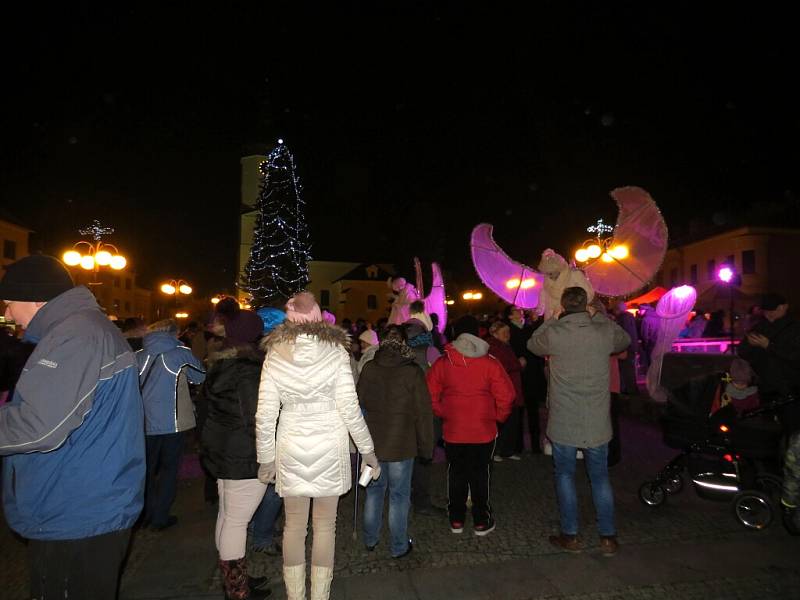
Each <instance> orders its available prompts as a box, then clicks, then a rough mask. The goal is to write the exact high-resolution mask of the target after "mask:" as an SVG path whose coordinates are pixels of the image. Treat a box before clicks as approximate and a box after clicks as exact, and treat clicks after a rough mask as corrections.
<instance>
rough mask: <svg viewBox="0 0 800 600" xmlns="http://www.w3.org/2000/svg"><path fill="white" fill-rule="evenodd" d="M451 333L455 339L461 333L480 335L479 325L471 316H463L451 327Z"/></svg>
mask: <svg viewBox="0 0 800 600" xmlns="http://www.w3.org/2000/svg"><path fill="white" fill-rule="evenodd" d="M453 333H454V334H455V337H458V336H460V335H461V334H462V333H471V334H472V335H474V336H477V335H478V334H479V333H480V323H478V319H476V318H475V317H473V316H472V315H465V316H463V317H461V318H460V319H459V320H458V321H456V322H455V324H454V325H453Z"/></svg>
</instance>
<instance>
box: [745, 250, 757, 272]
mask: <svg viewBox="0 0 800 600" xmlns="http://www.w3.org/2000/svg"><path fill="white" fill-rule="evenodd" d="M755 272H756V251H755V250H742V273H743V274H744V275H754V274H755Z"/></svg>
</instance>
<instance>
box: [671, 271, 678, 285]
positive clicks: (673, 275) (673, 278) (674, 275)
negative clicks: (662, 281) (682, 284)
mask: <svg viewBox="0 0 800 600" xmlns="http://www.w3.org/2000/svg"><path fill="white" fill-rule="evenodd" d="M669 285H670V287H675V286H676V285H678V269H677V268H674V269H670V272H669Z"/></svg>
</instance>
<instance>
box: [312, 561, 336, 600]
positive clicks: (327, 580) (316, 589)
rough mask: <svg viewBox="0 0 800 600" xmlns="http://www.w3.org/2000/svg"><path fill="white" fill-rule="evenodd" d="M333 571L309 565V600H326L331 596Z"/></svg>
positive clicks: (328, 568)
mask: <svg viewBox="0 0 800 600" xmlns="http://www.w3.org/2000/svg"><path fill="white" fill-rule="evenodd" d="M331 581H333V569H331V568H330V567H317V566H314V565H311V596H309V600H328V598H329V597H330V595H331Z"/></svg>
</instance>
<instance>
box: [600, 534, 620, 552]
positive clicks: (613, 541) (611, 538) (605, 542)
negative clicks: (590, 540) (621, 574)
mask: <svg viewBox="0 0 800 600" xmlns="http://www.w3.org/2000/svg"><path fill="white" fill-rule="evenodd" d="M618 551H619V542H618V541H617V536H615V535H603V536H600V553H601V554H602V555H603V556H614V555H615V554H616V553H617V552H618Z"/></svg>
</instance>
